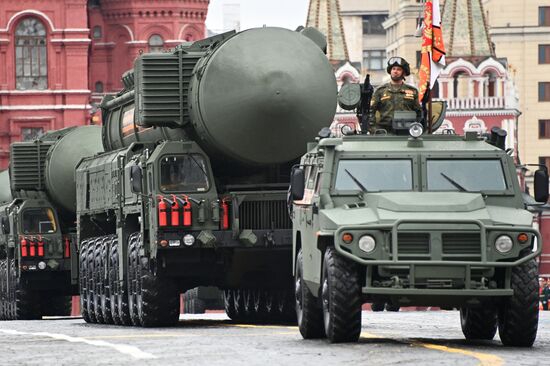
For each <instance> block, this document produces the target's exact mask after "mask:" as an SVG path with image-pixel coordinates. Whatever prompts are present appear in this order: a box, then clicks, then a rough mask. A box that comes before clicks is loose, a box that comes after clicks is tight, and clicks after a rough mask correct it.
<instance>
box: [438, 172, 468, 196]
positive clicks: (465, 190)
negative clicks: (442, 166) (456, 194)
mask: <svg viewBox="0 0 550 366" xmlns="http://www.w3.org/2000/svg"><path fill="white" fill-rule="evenodd" d="M439 174H441V175H442V176H443V178H445V179H447V180H448V181H449V183H451V184H452V185H453V186H454V187H455V188H456V189H458V190H459V191H460V192H470V191H469V190H467V189H466V188H464V187H463V186H461V185H460V184H458V182H457V181H456V180H454V179H453V178H451V177H448V176H447V175H445V174H444V173H439Z"/></svg>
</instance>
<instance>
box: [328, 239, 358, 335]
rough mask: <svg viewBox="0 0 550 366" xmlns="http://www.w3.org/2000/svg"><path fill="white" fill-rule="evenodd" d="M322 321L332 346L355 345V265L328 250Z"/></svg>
mask: <svg viewBox="0 0 550 366" xmlns="http://www.w3.org/2000/svg"><path fill="white" fill-rule="evenodd" d="M321 291H322V299H323V320H324V325H325V333H326V335H327V338H328V339H329V341H330V342H331V343H339V342H357V340H359V336H360V335H361V305H362V302H361V285H360V281H359V271H358V270H357V266H356V265H355V264H354V263H350V262H349V261H347V260H345V259H344V258H342V257H340V256H339V255H338V254H337V253H336V251H335V250H334V249H333V248H331V247H329V248H327V250H326V252H325V256H324V261H323V276H322V290H321Z"/></svg>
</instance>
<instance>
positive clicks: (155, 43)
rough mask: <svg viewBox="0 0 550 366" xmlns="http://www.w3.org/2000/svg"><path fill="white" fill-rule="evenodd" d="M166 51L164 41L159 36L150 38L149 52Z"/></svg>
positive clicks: (155, 35)
mask: <svg viewBox="0 0 550 366" xmlns="http://www.w3.org/2000/svg"><path fill="white" fill-rule="evenodd" d="M163 49H164V39H162V37H161V36H159V35H158V34H153V35H152V36H151V37H149V52H162V50H163Z"/></svg>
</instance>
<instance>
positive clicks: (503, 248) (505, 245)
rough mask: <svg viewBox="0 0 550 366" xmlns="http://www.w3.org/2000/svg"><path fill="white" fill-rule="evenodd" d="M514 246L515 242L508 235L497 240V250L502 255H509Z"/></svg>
mask: <svg viewBox="0 0 550 366" xmlns="http://www.w3.org/2000/svg"><path fill="white" fill-rule="evenodd" d="M513 246H514V242H513V241H512V238H510V237H509V236H508V235H501V236H499V237H498V238H497V240H495V248H496V250H498V251H499V252H501V253H508V252H509V251H510V250H512V247H513Z"/></svg>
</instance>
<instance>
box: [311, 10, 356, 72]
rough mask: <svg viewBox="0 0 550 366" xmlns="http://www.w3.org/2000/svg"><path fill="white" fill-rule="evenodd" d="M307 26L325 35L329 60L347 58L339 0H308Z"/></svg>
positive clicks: (345, 59)
mask: <svg viewBox="0 0 550 366" xmlns="http://www.w3.org/2000/svg"><path fill="white" fill-rule="evenodd" d="M307 26H308V27H315V28H317V29H319V30H320V31H321V32H322V33H323V34H325V35H326V37H327V43H328V50H327V56H328V59H329V60H330V61H335V62H338V61H347V60H349V54H348V47H347V44H346V36H345V34H344V26H343V23H342V16H341V15H340V1H339V0H310V3H309V11H308V15H307Z"/></svg>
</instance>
